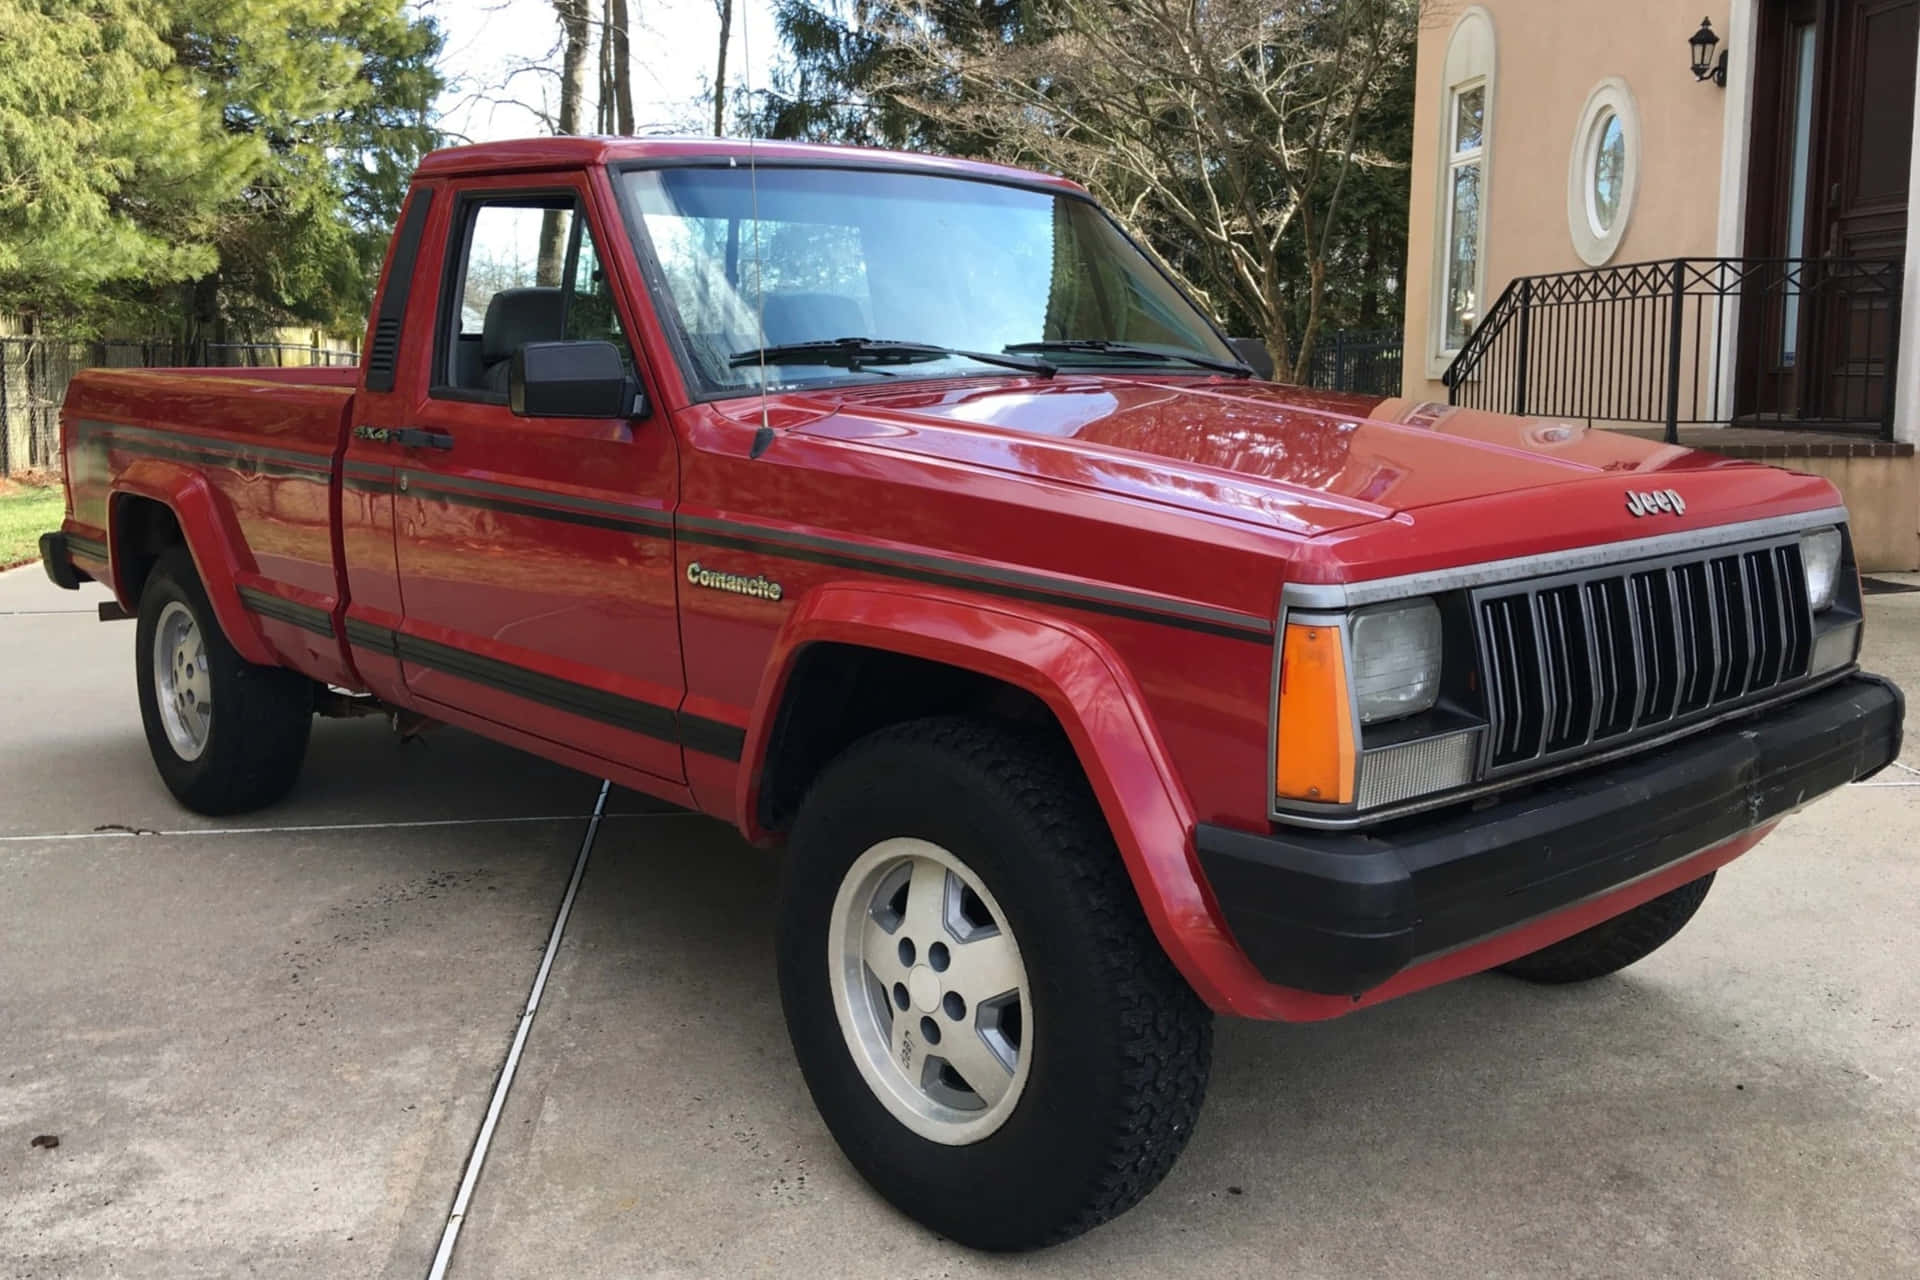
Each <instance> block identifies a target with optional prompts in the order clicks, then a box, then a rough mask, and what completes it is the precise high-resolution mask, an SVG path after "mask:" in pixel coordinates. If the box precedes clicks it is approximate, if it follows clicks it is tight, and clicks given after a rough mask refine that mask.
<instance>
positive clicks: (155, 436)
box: [62, 368, 359, 678]
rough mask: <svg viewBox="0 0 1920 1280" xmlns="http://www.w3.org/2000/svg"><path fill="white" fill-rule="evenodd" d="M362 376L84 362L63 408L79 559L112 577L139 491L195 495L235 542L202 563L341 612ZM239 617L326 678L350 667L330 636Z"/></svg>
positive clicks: (297, 663) (176, 501)
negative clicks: (340, 470) (336, 531)
mask: <svg viewBox="0 0 1920 1280" xmlns="http://www.w3.org/2000/svg"><path fill="white" fill-rule="evenodd" d="M358 377H359V371H358V370H357V369H355V368H299V369H90V370H87V371H85V372H83V373H81V374H80V375H79V376H78V377H76V378H75V379H74V380H73V385H72V387H71V388H70V389H69V390H68V393H67V400H66V405H65V409H64V411H63V415H62V416H63V419H64V423H65V430H64V432H63V448H64V450H65V459H66V468H67V479H68V495H69V497H68V501H69V504H70V511H69V513H68V514H69V519H68V521H67V523H66V529H67V531H68V533H69V535H70V536H72V537H73V538H74V539H75V541H74V544H73V545H74V553H75V560H76V563H78V564H79V566H80V567H81V568H82V569H84V570H86V571H87V572H90V573H92V574H93V575H94V576H95V577H98V578H101V579H102V580H110V579H108V578H107V573H106V570H107V564H106V556H107V554H108V550H109V548H112V549H113V550H114V553H115V554H125V553H128V542H127V539H128V538H129V536H131V535H137V533H138V532H139V531H138V530H137V529H136V528H134V527H133V524H132V522H131V521H130V520H128V519H127V513H128V511H129V507H128V503H129V502H130V501H132V500H135V499H138V498H142V497H144V498H150V499H152V500H154V501H155V502H159V503H162V504H164V505H166V506H167V507H169V508H170V509H172V510H175V511H178V510H180V504H181V503H182V502H189V503H197V504H199V505H201V506H203V507H204V508H205V509H206V510H207V511H208V512H210V513H213V514H214V516H215V521H216V524H217V527H218V528H219V529H220V531H221V533H222V534H223V535H224V540H225V541H226V543H227V544H228V545H227V547H226V553H225V558H226V560H227V563H226V564H225V565H222V566H218V567H216V566H213V565H204V566H201V572H202V574H203V575H206V574H210V573H213V574H220V573H227V572H230V573H231V574H232V577H233V581H234V583H235V584H236V585H237V586H238V587H239V588H240V590H241V591H242V593H245V592H248V591H253V592H265V593H267V594H268V595H271V596H275V597H278V598H280V599H283V600H291V601H295V602H298V603H300V604H305V605H309V606H311V607H313V608H316V609H320V610H324V611H326V612H329V613H330V612H332V610H333V609H334V607H335V606H336V605H337V604H338V602H339V600H340V585H339V581H338V575H337V572H336V566H335V560H334V555H333V534H332V528H333V526H332V522H331V516H332V506H333V501H334V493H335V486H334V479H335V476H336V473H337V472H336V469H337V465H338V457H339V453H340V450H341V447H342V445H343V442H344V433H345V431H346V424H347V422H348V414H349V411H350V408H351V405H352V401H353V394H354V391H353V388H354V384H355V381H356V380H357V379H358ZM110 499H111V501H110ZM137 506H138V503H137V502H136V503H135V507H136V508H137ZM90 552H95V553H97V556H90V555H89V553H90ZM123 603H126V604H128V605H132V604H135V603H137V602H136V601H126V602H123ZM227 621H228V620H227V619H226V618H224V617H223V618H222V622H223V624H225V623H227ZM233 625H235V626H243V627H253V626H257V632H256V633H255V634H257V635H258V636H259V638H260V640H261V641H262V642H263V643H264V644H265V646H266V647H267V648H268V649H270V650H271V651H272V652H273V654H274V656H275V657H276V658H277V659H278V660H279V661H281V662H284V663H285V664H287V665H289V666H293V667H296V668H298V669H301V670H305V671H308V672H310V673H313V674H316V675H320V676H322V677H323V678H324V677H333V676H340V677H344V676H345V675H346V674H347V671H346V667H345V664H344V659H343V655H342V654H341V653H340V652H339V647H338V646H337V644H335V643H334V641H333V640H332V638H331V637H324V636H321V635H318V634H316V633H314V632H313V631H311V630H305V629H302V628H299V627H296V626H293V625H292V624H289V623H285V622H276V621H274V620H273V619H271V618H267V619H262V620H260V621H258V622H257V623H253V622H251V621H248V620H236V621H235V623H234V624H233Z"/></svg>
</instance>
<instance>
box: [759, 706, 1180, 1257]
mask: <svg viewBox="0 0 1920 1280" xmlns="http://www.w3.org/2000/svg"><path fill="white" fill-rule="evenodd" d="M1063 757H1064V753H1063V752H1061V751H1057V750H1054V749H1050V748H1049V747H1047V746H1045V745H1042V744H1040V743H1037V742H1035V741H1033V740H1031V739H1029V738H1025V737H1022V736H1020V735H1018V734H1016V733H1014V732H1013V731H1011V730H1008V729H1006V728H1002V727H999V726H996V725H993V724H989V723H985V722H981V721H974V720H968V719H959V718H953V719H945V718H943V719H936V720H924V721H918V722H914V723H911V724H906V725H901V726H898V727H895V728H892V729H886V730H882V731H881V732H879V733H876V734H874V735H873V736H871V737H869V738H867V739H865V740H863V741H861V742H860V743H857V744H856V745H855V746H853V747H852V748H850V749H849V750H848V751H847V752H846V754H845V755H843V756H842V757H841V758H840V759H838V760H836V761H835V762H834V763H833V764H831V765H829V766H828V768H827V769H826V771H825V772H824V773H823V774H822V776H821V777H820V779H819V780H818V781H817V782H816V783H815V784H814V786H813V788H812V790H811V791H810V792H809V793H808V795H807V799H806V801H805V803H804V804H803V805H802V807H801V811H800V815H799V818H798V820H797V821H796V823H795V825H794V830H793V838H792V841H791V847H790V849H789V852H788V857H787V860H786V866H785V871H784V877H783V883H782V904H781V919H780V937H779V967H780V991H781V1000H782V1004H783V1006H784V1008H785V1011H786V1018H787V1027H788V1031H789V1033H790V1034H791V1036H792V1039H793V1045H794V1052H795V1054H796V1056H797V1057H798V1059H799V1062H800V1067H801V1071H802V1073H803V1074H804V1075H805V1077H806V1081H807V1086H808V1088H809V1090H810V1091H811V1092H812V1094H813V1098H814V1102H815V1105H816V1106H817V1107H818V1108H819V1110H820V1114H821V1117H822V1118H823V1119H824V1120H825V1121H826V1124H827V1128H828V1129H829V1130H830V1131H831V1132H832V1133H833V1136H834V1138H835V1140H836V1141H837V1142H838V1143H839V1144H840V1148H841V1150H842V1151H844V1152H845V1153H846V1156H847V1158H848V1160H849V1161H850V1162H851V1163H852V1164H853V1166H854V1167H855V1168H856V1169H858V1170H859V1172H860V1173H861V1175H862V1176H863V1177H865V1178H866V1179H867V1181H868V1182H870V1183H871V1184H872V1185H873V1186H874V1187H875V1189H877V1190H878V1191H879V1192H880V1194H881V1195H883V1196H885V1197H886V1198H887V1199H888V1200H889V1201H891V1202H892V1203H893V1204H894V1205H895V1206H896V1207H898V1208H899V1209H901V1210H902V1211H903V1212H905V1213H907V1214H908V1215H910V1216H912V1217H914V1218H916V1219H918V1220H919V1221H920V1222H922V1223H924V1224H925V1225H927V1226H928V1227H930V1228H932V1229H933V1230H935V1231H937V1232H939V1233H940V1234H942V1235H944V1236H947V1237H948V1238H950V1239H953V1240H955V1241H958V1242H959V1243H961V1244H965V1245H970V1246H973V1247H975V1248H981V1249H995V1250H1014V1249H1031V1248H1036V1247H1039V1246H1042V1245H1047V1244H1052V1243H1056V1242H1058V1241H1061V1240H1065V1239H1068V1238H1070V1237H1072V1236H1075V1235H1078V1234H1080V1233H1081V1232H1083V1231H1086V1230H1088V1229H1089V1228H1092V1227H1094V1226H1097V1225H1099V1224H1100V1223H1102V1222H1105V1221H1106V1220H1107V1219H1109V1218H1112V1217H1113V1216H1115V1215H1116V1214H1118V1213H1121V1212H1122V1211H1124V1210H1125V1209H1127V1208H1129V1207H1130V1206H1132V1205H1133V1204H1134V1203H1135V1202H1137V1201H1138V1200H1139V1199H1140V1198H1141V1197H1142V1196H1144V1195H1146V1194H1147V1192H1148V1191H1150V1190H1152V1189H1153V1187H1154V1186H1155V1185H1157V1184H1158V1183H1159V1181H1160V1179H1161V1178H1163V1177H1164V1176H1165V1175H1166V1173H1167V1171H1168V1170H1169V1169H1170V1168H1171V1167H1172V1165H1173V1162H1174V1159H1175V1158H1176V1157H1177V1156H1178V1155H1179V1153H1180V1151H1181V1149H1182V1148H1183V1147H1184V1146H1185V1145H1186V1143H1187V1139H1188V1138H1189V1137H1190V1136H1191V1134H1192V1132H1193V1125H1194V1121H1195V1118H1196V1117H1197V1115H1198V1113H1199V1110H1200V1103H1201V1099H1202V1097H1203V1096H1204V1094H1205V1091H1206V1083H1207V1074H1208V1069H1209V1065H1210V1062H1211V1054H1212V1023H1211V1015H1210V1014H1209V1013H1208V1011H1207V1010H1206V1008H1205V1007H1204V1006H1203V1005H1202V1004H1201V1003H1200V1001H1199V999H1198V998H1197V997H1195V996H1194V994H1193V992H1192V990H1191V989H1190V988H1189V987H1188V986H1187V984H1186V982H1185V981H1184V980H1183V979H1182V978H1181V977H1180V976H1179V974H1178V973H1177V972H1176V971H1175V970H1174V968H1173V966H1172V964H1171V963H1170V962H1169V961H1168V960H1167V958H1166V955H1165V953H1164V952H1162V951H1161V949H1160V946H1159V943H1158V942H1157V941H1156V940H1155V939H1154V937H1153V934H1152V931H1151V929H1150V928H1149V926H1148V924H1147V922H1146V919H1145V917H1144V916H1143V915H1142V913H1141V910H1140V905H1139V902H1138V900H1137V899H1136V898H1135V897H1134V893H1133V888H1132V885H1131V883H1130V882H1129V881H1128V879H1127V876H1126V873H1125V870H1124V868H1123V867H1122V865H1121V862H1120V855H1119V853H1118V851H1117V850H1116V849H1115V848H1114V845H1113V840H1112V836H1111V834H1110V833H1109V831H1108V829H1107V827H1106V824H1105V822H1104V820H1103V819H1102V817H1101V815H1100V812H1099V809H1098V806H1097V805H1096V804H1095V803H1094V800H1093V797H1092V795H1091V793H1090V792H1089V790H1088V788H1087V785H1086V782H1085V779H1084V778H1083V777H1081V776H1080V774H1079V771H1078V770H1077V769H1076V768H1074V767H1073V765H1072V761H1071V759H1070V758H1063Z"/></svg>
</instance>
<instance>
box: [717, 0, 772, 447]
mask: <svg viewBox="0 0 1920 1280" xmlns="http://www.w3.org/2000/svg"><path fill="white" fill-rule="evenodd" d="M752 10H753V5H752V4H751V3H748V4H743V5H741V6H740V56H741V57H742V59H744V60H745V62H746V64H747V76H746V79H747V102H748V104H749V105H751V104H752V103H753V100H754V98H753V22H752ZM714 92H715V93H717V94H720V95H721V98H722V100H723V101H724V100H725V96H726V92H727V88H726V86H725V85H715V86H714ZM724 124H725V122H724V121H722V126H723V127H724ZM756 132H758V130H757V129H756V128H755V127H754V126H753V124H752V122H751V117H749V123H748V125H747V200H748V205H749V208H750V211H751V213H752V214H753V326H754V330H755V332H754V343H753V345H754V347H755V348H756V349H758V351H759V352H760V429H759V430H757V431H755V432H754V433H753V447H752V448H751V449H749V450H748V451H747V456H748V457H749V458H758V457H759V456H760V455H761V454H763V453H765V452H766V451H767V449H768V447H769V446H771V445H772V444H773V424H772V423H771V422H769V421H768V420H767V276H766V271H765V270H764V269H763V268H762V267H761V265H760V170H759V168H758V167H757V166H756V165H755V164H754V156H753V145H754V134H755V133H756Z"/></svg>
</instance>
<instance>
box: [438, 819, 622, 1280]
mask: <svg viewBox="0 0 1920 1280" xmlns="http://www.w3.org/2000/svg"><path fill="white" fill-rule="evenodd" d="M612 786H613V784H612V783H611V782H602V783H601V784H600V798H599V799H597V800H595V801H594V802H593V817H592V818H591V819H590V820H589V821H588V822H587V834H586V837H585V838H584V839H582V840H581V841H580V856H579V857H578V858H575V859H574V862H573V878H572V879H570V880H568V881H567V892H566V896H565V897H563V898H561V899H560V912H559V914H558V915H556V916H555V917H554V918H553V932H552V933H551V934H549V935H548V936H547V950H546V954H544V955H542V956H541V957H540V968H539V971H538V972H536V973H535V974H534V975H533V990H532V991H530V992H528V993H527V1004H526V1008H524V1009H522V1010H521V1011H520V1024H519V1026H517V1027H516V1028H514V1032H513V1045H512V1047H511V1048H509V1049H508V1050H507V1060H506V1062H505V1063H503V1064H502V1065H501V1067H500V1079H499V1082H498V1083H496V1084H495V1085H494V1086H493V1099H492V1101H490V1102H488V1103H487V1117H486V1119H484V1120H482V1121H481V1122H480V1132H479V1133H478V1134H476V1135H475V1136H474V1139H473V1150H472V1151H471V1152H469V1153H468V1155H467V1171H466V1173H465V1174H463V1175H462V1176H461V1178H460V1190H459V1191H458V1192H456V1193H455V1194H454V1197H453V1212H451V1213H449V1214H448V1215H447V1227H446V1230H445V1231H443V1232H441V1233H440V1249H439V1252H437V1253H435V1254H434V1255H433V1266H432V1267H431V1268H430V1269H429V1270H428V1272H427V1280H442V1278H443V1277H444V1276H445V1275H446V1274H447V1264H448V1263H450V1262H452V1261H453V1246H454V1244H455V1243H456V1242H458V1240H459V1239H460V1227H461V1225H462V1224H463V1223H465V1222H466V1220H467V1205H468V1204H469V1203H470V1202H471V1201H472V1199H473V1188H474V1186H475V1185H476V1184H477V1183H478V1182H479V1181H480V1169H481V1166H482V1165H484V1164H486V1162H487V1148H488V1147H489V1146H491V1145H492V1144H493V1131H494V1128H495V1126H497V1125H498V1124H499V1123H500V1112H501V1110H502V1109H503V1108H505V1106H506V1104H507V1090H509V1089H511V1088H512V1087H513V1074H514V1072H515V1071H517V1070H519V1067H520V1052H521V1050H523V1049H525V1048H526V1046H527V1033H528V1032H530V1031H532V1030H533V1015H534V1014H535V1013H537V1012H538V1011H539V1009H540V996H541V993H542V992H544V991H545V990H546V989H547V974H548V973H549V972H551V971H552V969H553V957H554V955H555V954H556V953H557V952H558V951H559V950H560V937H561V935H562V934H564V933H565V932H566V929H567V917H568V916H570V915H572V914H573V899H574V895H575V894H577V893H579V892H580V877H581V875H583V874H584V873H585V872H586V869H587V855H588V854H589V853H591V852H592V851H593V837H594V835H595V834H596V833H597V832H598V831H599V830H600V818H601V815H602V814H603V813H605V811H606V807H607V792H608V791H609V790H611V789H612Z"/></svg>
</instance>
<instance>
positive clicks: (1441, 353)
mask: <svg viewBox="0 0 1920 1280" xmlns="http://www.w3.org/2000/svg"><path fill="white" fill-rule="evenodd" d="M1496 63H1497V58H1496V53H1495V43H1494V30H1493V15H1492V14H1490V13H1488V12H1487V10H1486V9H1485V8H1483V7H1482V6H1480V5H1472V6H1469V7H1468V8H1467V9H1465V10H1463V11H1462V12H1461V14H1460V16H1459V18H1458V19H1456V20H1455V22H1454V24H1453V31H1452V32H1451V34H1449V35H1448V37H1447V52H1446V58H1445V61H1444V69H1443V71H1442V74H1441V86H1440V101H1439V102H1438V103H1437V104H1436V105H1437V106H1438V107H1439V109H1440V111H1441V112H1442V113H1443V114H1442V116H1441V118H1440V120H1439V122H1438V127H1437V128H1436V129H1435V130H1434V133H1433V139H1434V140H1433V144H1432V145H1433V147H1434V152H1433V153H1432V154H1433V155H1434V159H1435V165H1434V170H1433V173H1434V192H1433V224H1432V225H1433V231H1434V237H1433V253H1432V268H1431V271H1430V273H1429V275H1428V277H1427V279H1428V280H1429V282H1430V285H1431V287H1430V289H1429V295H1430V296H1429V298H1428V305H1427V344H1426V345H1427V376H1428V377H1429V378H1438V377H1440V376H1441V375H1442V374H1444V373H1445V372H1446V371H1447V366H1448V365H1449V364H1451V363H1452V362H1453V358H1454V356H1456V355H1458V354H1459V351H1460V349H1459V348H1458V347H1454V346H1449V345H1448V342H1447V321H1448V319H1449V309H1448V303H1447V298H1448V295H1449V294H1450V293H1451V292H1452V289H1451V286H1452V283H1453V281H1452V263H1453V175H1454V172H1455V170H1456V168H1457V167H1459V165H1461V164H1467V163H1472V164H1477V165H1478V166H1479V168H1480V228H1479V235H1478V237H1477V240H1476V243H1475V246H1474V250H1475V253H1474V275H1475V279H1474V280H1473V282H1472V283H1473V292H1474V296H1475V297H1476V298H1478V299H1480V300H1481V305H1482V307H1483V308H1484V307H1485V305H1486V301H1487V280H1488V278H1489V276H1490V273H1489V271H1488V269H1487V239H1488V237H1487V231H1488V226H1489V224H1490V223H1491V222H1492V212H1493V199H1492V196H1493V156H1494V133H1495V128H1494V125H1495V120H1496V118H1497V116H1498V107H1499V95H1498V90H1499V75H1498V67H1497V65H1496ZM1476 88H1478V89H1482V90H1483V91H1484V92H1485V95H1486V96H1485V98H1484V100H1483V104H1482V107H1481V113H1482V114H1481V117H1480V147H1479V149H1478V151H1477V153H1472V154H1469V155H1467V156H1460V157H1456V156H1455V155H1454V154H1453V144H1454V139H1455V136H1456V131H1457V130H1458V129H1459V111H1458V107H1459V98H1460V95H1461V94H1462V93H1465V92H1469V91H1471V90H1473V89H1476ZM1483 314H1484V311H1483Z"/></svg>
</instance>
